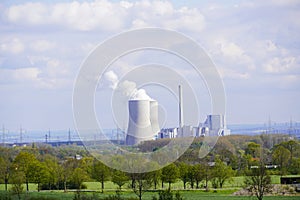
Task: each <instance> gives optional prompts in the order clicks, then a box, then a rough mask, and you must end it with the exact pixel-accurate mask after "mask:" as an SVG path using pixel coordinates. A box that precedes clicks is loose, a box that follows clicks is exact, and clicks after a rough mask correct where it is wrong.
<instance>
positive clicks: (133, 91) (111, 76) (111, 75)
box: [104, 70, 153, 100]
mask: <svg viewBox="0 0 300 200" xmlns="http://www.w3.org/2000/svg"><path fill="white" fill-rule="evenodd" d="M104 78H105V79H106V80H107V81H108V83H109V87H110V88H111V89H113V90H117V91H119V92H121V93H122V94H123V95H125V96H127V97H129V98H130V100H153V99H152V98H151V97H150V96H149V95H148V94H147V92H146V90H144V89H137V88H136V83H135V82H133V81H128V80H125V81H122V82H119V78H118V75H117V74H116V73H115V72H114V71H112V70H110V71H108V72H106V73H105V74H104Z"/></svg>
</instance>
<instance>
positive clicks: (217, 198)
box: [0, 191, 299, 200]
mask: <svg viewBox="0 0 300 200" xmlns="http://www.w3.org/2000/svg"><path fill="white" fill-rule="evenodd" d="M229 192H233V191H223V192H220V191H218V192H217V193H214V192H213V191H211V192H204V191H181V192H180V193H181V195H182V196H183V198H184V199H185V200H202V199H203V200H205V199H212V200H231V199H234V200H252V199H253V200H254V199H256V198H255V197H249V196H231V195H230V194H224V193H229ZM93 194H94V195H97V196H98V197H106V196H109V195H113V194H114V193H113V192H105V193H104V194H101V193H92V192H85V193H84V195H87V196H92V195H93ZM74 195H75V193H74V192H67V193H64V192H61V191H52V192H48V191H47V192H45V191H42V192H29V193H28V194H26V193H24V194H22V199H29V197H30V198H33V197H34V198H35V199H40V198H44V199H45V198H46V199H47V198H48V199H59V200H62V199H66V200H72V199H73V198H74ZM154 195H156V196H157V195H158V194H157V192H146V193H145V194H144V195H143V200H151V199H152V196H154ZM0 196H1V197H0V199H4V198H3V197H5V193H4V191H1V192H0ZM122 196H123V197H136V196H135V195H134V194H133V193H132V192H122ZM11 197H12V200H15V199H18V198H17V196H11ZM264 199H267V200H273V199H274V200H277V199H278V200H284V199H288V200H298V199H299V196H266V197H265V198H264Z"/></svg>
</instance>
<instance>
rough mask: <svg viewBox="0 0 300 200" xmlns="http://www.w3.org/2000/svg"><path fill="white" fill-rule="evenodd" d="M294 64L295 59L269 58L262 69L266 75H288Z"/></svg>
mask: <svg viewBox="0 0 300 200" xmlns="http://www.w3.org/2000/svg"><path fill="white" fill-rule="evenodd" d="M295 64H296V58H295V57H284V58H278V57H275V58H271V59H270V60H268V61H267V63H265V64H264V65H263V68H264V70H265V71H266V72H268V73H290V72H292V70H293V69H294V67H295Z"/></svg>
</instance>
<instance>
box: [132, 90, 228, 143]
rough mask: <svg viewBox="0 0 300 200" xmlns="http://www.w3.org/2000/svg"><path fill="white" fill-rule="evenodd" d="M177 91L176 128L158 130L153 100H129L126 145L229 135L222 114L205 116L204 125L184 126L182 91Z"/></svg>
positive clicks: (156, 106)
mask: <svg viewBox="0 0 300 200" xmlns="http://www.w3.org/2000/svg"><path fill="white" fill-rule="evenodd" d="M178 89H179V90H178V91H179V124H178V127H174V128H164V129H160V127H159V123H158V117H159V116H158V102H157V101H155V100H129V101H128V108H129V121H128V130H127V136H126V144H127V145H136V144H139V143H140V142H142V141H146V140H153V139H161V138H179V137H181V138H182V137H203V136H225V135H230V130H228V129H227V128H226V122H225V116H224V115H222V114H212V115H207V118H206V120H205V122H204V123H200V124H199V126H197V127H193V126H190V125H184V121H183V106H182V89H181V86H179V87H178Z"/></svg>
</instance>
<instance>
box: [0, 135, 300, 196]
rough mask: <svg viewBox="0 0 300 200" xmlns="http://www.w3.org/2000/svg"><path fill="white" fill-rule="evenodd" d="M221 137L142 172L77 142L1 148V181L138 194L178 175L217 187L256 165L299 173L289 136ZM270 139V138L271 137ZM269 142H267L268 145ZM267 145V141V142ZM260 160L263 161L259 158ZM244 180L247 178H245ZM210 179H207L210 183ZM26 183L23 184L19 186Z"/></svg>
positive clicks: (299, 158) (192, 184)
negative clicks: (202, 152) (113, 165)
mask: <svg viewBox="0 0 300 200" xmlns="http://www.w3.org/2000/svg"><path fill="white" fill-rule="evenodd" d="M236 137H237V136H231V137H229V136H226V137H222V138H220V140H219V141H218V143H217V145H216V146H215V148H214V150H213V151H212V152H211V153H210V154H209V155H208V156H206V157H205V158H204V159H199V158H198V157H197V150H198V149H199V147H200V146H201V145H202V144H201V139H196V140H195V141H194V142H193V144H192V145H191V147H190V148H189V149H188V151H187V152H186V153H185V154H183V155H182V156H181V157H180V158H179V159H178V160H177V161H176V162H174V163H171V164H169V165H168V166H165V167H163V168H162V169H160V170H157V171H153V172H147V173H125V172H123V171H119V170H115V169H110V168H109V167H107V166H106V165H105V164H103V163H102V162H101V161H99V160H97V159H95V158H94V157H92V156H91V155H89V153H88V152H86V151H85V150H84V148H83V147H80V146H73V145H70V146H62V147H51V146H48V145H35V144H32V146H30V147H11V148H7V147H1V148H0V182H1V183H4V184H5V189H6V190H7V189H8V187H7V186H8V184H12V188H13V189H14V190H15V191H16V192H18V191H22V190H23V189H25V190H27V191H28V190H29V187H28V184H29V183H35V184H37V190H38V191H40V190H64V191H67V190H68V189H77V190H81V189H85V188H86V186H85V185H84V182H87V181H97V182H99V190H100V191H101V192H104V188H105V183H106V182H107V181H112V182H113V183H114V184H115V185H116V186H117V187H118V189H119V190H122V188H123V187H129V188H131V189H132V190H133V192H134V193H135V194H136V195H137V196H138V197H139V199H141V198H142V195H143V193H144V192H145V191H147V190H148V189H155V190H157V189H171V186H172V184H173V183H175V182H177V181H179V180H181V181H182V187H183V188H184V189H187V188H191V189H200V188H203V189H205V190H208V189H209V186H211V187H213V188H222V187H223V186H224V184H225V183H226V182H228V181H230V180H231V178H232V177H233V176H237V175H239V176H240V175H244V176H248V175H249V174H251V173H250V172H251V171H253V170H252V168H253V167H254V168H255V166H261V165H262V164H261V163H263V168H265V165H268V166H271V167H270V168H272V169H269V170H268V174H279V175H285V174H300V144H299V141H298V140H294V139H291V138H285V139H282V138H283V137H282V138H281V139H278V140H277V142H274V141H273V142H272V143H270V139H269V140H268V141H265V140H266V139H265V138H264V137H266V136H264V135H262V136H259V137H258V136H255V137H248V136H247V137H246V138H245V137H243V136H240V137H238V138H236ZM273 139H274V138H273ZM163 142H165V141H158V142H156V143H155V141H154V142H153V141H152V142H149V143H151V145H150V144H149V143H147V142H146V143H144V144H143V145H144V146H139V148H140V149H141V150H149V149H150V151H151V150H152V151H153V150H157V149H159V148H160V143H163ZM268 143H270V144H268ZM268 145H270V146H268ZM262 161H263V162H262ZM248 181H249V180H248ZM209 183H210V184H209ZM24 184H25V188H23V185H24Z"/></svg>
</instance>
